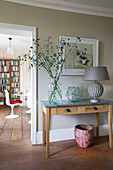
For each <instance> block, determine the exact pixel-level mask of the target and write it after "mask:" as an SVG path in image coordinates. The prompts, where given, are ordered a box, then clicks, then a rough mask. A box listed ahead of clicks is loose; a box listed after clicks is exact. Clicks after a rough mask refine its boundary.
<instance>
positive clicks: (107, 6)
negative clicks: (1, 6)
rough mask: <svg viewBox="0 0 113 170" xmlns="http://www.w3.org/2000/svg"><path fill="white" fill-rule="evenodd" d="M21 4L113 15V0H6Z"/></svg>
mask: <svg viewBox="0 0 113 170" xmlns="http://www.w3.org/2000/svg"><path fill="white" fill-rule="evenodd" d="M5 1H10V2H15V3H20V4H26V5H31V6H37V7H44V8H50V9H56V10H63V11H71V12H77V13H83V14H91V15H98V16H106V17H113V0H5Z"/></svg>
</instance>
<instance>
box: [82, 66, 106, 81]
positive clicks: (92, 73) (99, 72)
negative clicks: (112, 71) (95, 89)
mask: <svg viewBox="0 0 113 170" xmlns="http://www.w3.org/2000/svg"><path fill="white" fill-rule="evenodd" d="M83 79H84V80H109V75H108V71H107V67H87V68H86V69H85V73H84V77H83Z"/></svg>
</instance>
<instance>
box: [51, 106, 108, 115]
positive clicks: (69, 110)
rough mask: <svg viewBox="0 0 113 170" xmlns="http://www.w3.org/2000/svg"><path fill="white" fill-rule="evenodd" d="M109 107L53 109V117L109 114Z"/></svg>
mask: <svg viewBox="0 0 113 170" xmlns="http://www.w3.org/2000/svg"><path fill="white" fill-rule="evenodd" d="M108 110H109V105H91V106H72V107H57V108H51V115H68V114H81V113H96V112H108Z"/></svg>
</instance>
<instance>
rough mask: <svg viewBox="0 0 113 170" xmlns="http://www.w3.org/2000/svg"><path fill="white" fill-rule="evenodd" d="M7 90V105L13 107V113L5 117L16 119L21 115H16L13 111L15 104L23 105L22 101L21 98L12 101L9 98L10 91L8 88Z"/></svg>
mask: <svg viewBox="0 0 113 170" xmlns="http://www.w3.org/2000/svg"><path fill="white" fill-rule="evenodd" d="M4 91H5V96H6V105H8V106H10V107H11V110H12V111H11V114H10V115H8V116H6V117H5V118H6V119H15V118H18V117H19V115H15V114H14V113H13V109H14V107H15V106H18V105H21V103H22V101H21V100H15V101H10V100H9V92H8V91H7V90H4Z"/></svg>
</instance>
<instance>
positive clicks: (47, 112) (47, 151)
mask: <svg viewBox="0 0 113 170" xmlns="http://www.w3.org/2000/svg"><path fill="white" fill-rule="evenodd" d="M49 128H50V109H49V108H46V158H49Z"/></svg>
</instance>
